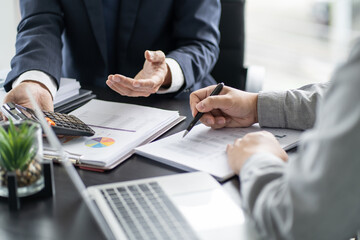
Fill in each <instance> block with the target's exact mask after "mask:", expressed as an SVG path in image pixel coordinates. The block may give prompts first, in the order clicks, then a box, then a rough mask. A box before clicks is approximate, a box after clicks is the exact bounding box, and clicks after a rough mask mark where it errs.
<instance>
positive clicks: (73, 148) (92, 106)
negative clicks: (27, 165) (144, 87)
mask: <svg viewBox="0 0 360 240" xmlns="http://www.w3.org/2000/svg"><path fill="white" fill-rule="evenodd" d="M70 114H71V115H75V116H77V117H78V118H80V119H81V120H82V121H83V122H85V123H86V124H87V125H89V126H90V127H91V128H92V129H93V130H94V131H95V135H94V136H91V137H60V141H61V143H62V146H63V148H64V150H65V152H66V153H67V154H68V157H69V159H70V160H72V161H73V162H74V163H75V164H76V165H78V166H80V167H82V168H88V169H93V170H96V169H97V170H106V169H112V168H114V167H115V166H117V165H118V164H120V163H121V162H123V161H124V160H125V159H127V158H128V157H130V156H131V155H132V154H133V153H134V149H135V148H136V147H138V146H141V145H143V144H145V143H148V142H150V141H152V140H154V139H155V138H157V137H158V136H160V135H161V134H163V133H164V132H166V131H167V130H169V129H170V128H171V127H173V126H174V125H176V124H177V123H179V122H180V121H182V120H183V119H184V118H185V117H181V116H179V113H178V112H177V111H170V110H163V109H158V108H153V107H145V106H139V105H134V104H126V103H116V102H108V101H101V100H96V99H93V100H91V101H90V102H88V103H86V104H85V105H83V106H82V107H80V108H78V109H76V110H75V111H73V112H71V113H70ZM44 156H45V157H47V158H50V159H53V160H56V159H57V158H56V157H57V156H56V154H55V153H54V151H53V150H52V149H51V148H50V147H49V145H48V144H46V142H45V144H44Z"/></svg>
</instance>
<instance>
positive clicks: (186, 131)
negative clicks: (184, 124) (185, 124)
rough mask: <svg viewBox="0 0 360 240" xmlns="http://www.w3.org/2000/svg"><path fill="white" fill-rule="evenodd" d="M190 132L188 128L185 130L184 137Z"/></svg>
mask: <svg viewBox="0 0 360 240" xmlns="http://www.w3.org/2000/svg"><path fill="white" fill-rule="evenodd" d="M188 132H189V131H188V130H185V132H184V135H183V138H184V137H185V136H186V135H187V134H188Z"/></svg>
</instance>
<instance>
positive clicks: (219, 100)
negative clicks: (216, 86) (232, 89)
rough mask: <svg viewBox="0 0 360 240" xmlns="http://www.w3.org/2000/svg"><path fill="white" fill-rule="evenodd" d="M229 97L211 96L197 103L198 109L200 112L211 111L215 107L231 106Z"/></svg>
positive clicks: (221, 108)
mask: <svg viewBox="0 0 360 240" xmlns="http://www.w3.org/2000/svg"><path fill="white" fill-rule="evenodd" d="M227 99H228V98H226V97H224V95H216V96H209V97H207V98H205V99H204V100H202V101H201V102H199V103H198V104H196V109H197V110H198V111H199V112H210V111H212V110H213V109H220V110H223V109H226V108H228V107H229V102H228V100H227Z"/></svg>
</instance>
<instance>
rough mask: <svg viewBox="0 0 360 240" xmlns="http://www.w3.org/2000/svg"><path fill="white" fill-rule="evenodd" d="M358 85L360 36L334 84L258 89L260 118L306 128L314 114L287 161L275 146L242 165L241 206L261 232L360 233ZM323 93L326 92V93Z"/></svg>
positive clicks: (272, 235) (298, 235)
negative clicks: (275, 90) (273, 152)
mask: <svg viewBox="0 0 360 240" xmlns="http://www.w3.org/2000/svg"><path fill="white" fill-rule="evenodd" d="M325 89H326V91H325ZM359 91H360V42H359V43H358V44H357V45H356V47H355V48H354V50H353V52H352V55H351V56H350V58H349V59H348V61H347V62H346V63H345V64H344V65H343V66H341V67H340V68H339V69H338V70H337V71H336V73H335V74H334V76H333V79H332V80H331V83H330V84H329V83H326V84H314V85H311V86H306V87H305V88H302V89H298V90H292V91H287V92H282V93H268V94H265V93H262V94H260V96H259V102H258V106H259V108H258V111H259V121H260V124H261V125H262V126H274V127H290V128H297V129H304V128H308V127H311V126H312V125H313V123H314V121H315V124H314V126H313V128H312V129H311V130H308V131H306V132H305V133H304V134H303V136H302V138H301V143H300V146H299V148H298V153H297V155H296V156H294V157H291V158H290V160H289V163H284V162H283V161H281V160H280V159H279V158H277V157H275V156H273V155H271V154H269V153H261V154H255V155H253V156H252V157H250V158H249V159H248V161H247V162H246V163H245V165H244V167H243V168H242V170H241V172H240V180H241V193H242V198H243V208H244V209H245V210H246V212H247V213H248V215H249V216H250V217H251V218H252V219H253V221H254V223H255V224H256V227H257V229H258V230H259V232H260V235H261V236H262V238H263V239H301V240H306V239H316V240H319V239H326V240H331V239H337V240H338V239H350V238H351V237H352V236H354V235H355V234H356V231H357V229H359V227H360V217H359V214H360V187H359V177H358V176H359V173H360V160H359V159H360V145H359V144H360V107H359V106H360V105H358V104H359V103H360V93H359ZM323 95H324V96H323ZM319 96H323V98H321V100H320V101H318V99H319ZM316 103H318V104H316ZM316 105H319V106H318V107H317V108H318V109H317V111H315V108H316ZM315 112H316V119H315Z"/></svg>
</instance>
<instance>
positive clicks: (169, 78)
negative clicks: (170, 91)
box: [161, 64, 172, 88]
mask: <svg viewBox="0 0 360 240" xmlns="http://www.w3.org/2000/svg"><path fill="white" fill-rule="evenodd" d="M171 82H172V76H171V71H170V67H169V65H168V64H166V75H165V79H164V82H163V83H162V85H161V87H162V88H169V87H170V86H171Z"/></svg>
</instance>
